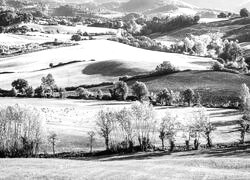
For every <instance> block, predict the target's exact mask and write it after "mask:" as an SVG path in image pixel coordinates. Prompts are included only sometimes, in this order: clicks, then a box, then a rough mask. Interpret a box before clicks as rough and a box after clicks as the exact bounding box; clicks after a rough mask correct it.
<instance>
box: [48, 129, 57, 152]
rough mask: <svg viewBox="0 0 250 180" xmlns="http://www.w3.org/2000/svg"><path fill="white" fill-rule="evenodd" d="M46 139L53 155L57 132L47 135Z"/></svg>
mask: <svg viewBox="0 0 250 180" xmlns="http://www.w3.org/2000/svg"><path fill="white" fill-rule="evenodd" d="M48 141H49V143H50V144H51V146H52V152H53V155H55V146H56V142H57V134H56V133H51V134H50V135H49V137H48Z"/></svg>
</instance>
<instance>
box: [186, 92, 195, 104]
mask: <svg viewBox="0 0 250 180" xmlns="http://www.w3.org/2000/svg"><path fill="white" fill-rule="evenodd" d="M194 95H195V93H194V91H193V90H192V89H187V90H185V91H184V92H183V98H184V102H187V103H188V106H191V103H192V102H193V100H194Z"/></svg>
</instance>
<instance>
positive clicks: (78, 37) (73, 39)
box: [71, 34, 82, 41]
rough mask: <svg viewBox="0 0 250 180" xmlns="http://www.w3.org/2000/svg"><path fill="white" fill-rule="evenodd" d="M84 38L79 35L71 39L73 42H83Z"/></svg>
mask: <svg viewBox="0 0 250 180" xmlns="http://www.w3.org/2000/svg"><path fill="white" fill-rule="evenodd" d="M81 40H82V37H81V36H80V35H79V34H74V35H72V37H71V41H81Z"/></svg>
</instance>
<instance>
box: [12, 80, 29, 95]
mask: <svg viewBox="0 0 250 180" xmlns="http://www.w3.org/2000/svg"><path fill="white" fill-rule="evenodd" d="M11 85H12V87H13V88H15V89H16V90H17V91H18V93H21V94H24V93H25V89H26V88H28V86H29V84H28V81H26V80H25V79H17V80H15V81H13V82H12V84H11Z"/></svg>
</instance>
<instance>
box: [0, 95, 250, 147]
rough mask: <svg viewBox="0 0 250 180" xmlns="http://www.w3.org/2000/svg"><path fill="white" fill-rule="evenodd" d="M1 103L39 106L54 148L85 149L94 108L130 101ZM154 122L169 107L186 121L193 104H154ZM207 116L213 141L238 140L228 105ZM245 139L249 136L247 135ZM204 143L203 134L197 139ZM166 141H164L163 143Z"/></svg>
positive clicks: (6, 100)
mask: <svg viewBox="0 0 250 180" xmlns="http://www.w3.org/2000/svg"><path fill="white" fill-rule="evenodd" d="M0 102H1V104H4V105H13V104H16V103H19V104H24V105H32V106H34V107H37V108H38V109H40V110H41V114H42V117H43V119H44V127H45V129H46V132H47V133H50V132H55V133H57V134H58V137H59V142H58V144H57V148H56V150H57V152H64V151H82V150H84V151H88V143H89V142H88V136H87V132H89V131H96V130H97V129H96V124H95V121H96V119H97V112H98V111H99V110H101V109H103V108H109V109H113V110H118V109H121V108H123V107H129V106H130V105H131V103H130V102H119V101H84V100H56V99H48V100H47V99H37V100H36V99H22V98H21V99H15V98H1V99H0ZM155 111H156V116H155V119H156V120H157V124H158V125H159V124H160V121H161V118H162V116H164V115H165V113H166V111H170V112H171V113H174V114H175V115H177V116H178V121H179V122H180V123H181V124H187V123H188V121H189V117H190V116H191V114H192V113H193V108H173V107H171V108H169V107H156V108H155ZM207 111H208V114H209V115H210V117H211V122H212V123H214V125H215V126H216V127H217V129H216V131H215V132H214V133H213V142H214V143H232V142H238V141H239V138H240V132H239V131H238V127H239V125H238V120H240V118H241V116H242V115H241V113H240V112H238V111H237V110H230V109H207ZM246 140H250V137H249V136H247V138H246ZM152 141H153V143H155V144H156V145H157V146H158V145H159V146H160V140H159V138H158V134H157V133H156V134H155V137H154V138H153V139H152ZM184 142H185V139H184V138H183V134H182V133H179V134H178V135H177V138H176V143H177V145H184ZM201 142H202V143H203V144H206V141H205V139H204V138H202V141H201ZM166 145H167V143H166ZM103 148H104V143H103V139H102V138H101V137H99V136H96V142H95V145H94V149H95V150H99V149H103ZM44 149H47V150H48V151H50V147H48V146H44Z"/></svg>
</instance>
